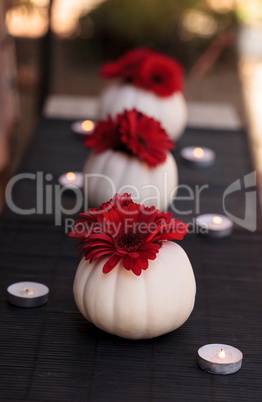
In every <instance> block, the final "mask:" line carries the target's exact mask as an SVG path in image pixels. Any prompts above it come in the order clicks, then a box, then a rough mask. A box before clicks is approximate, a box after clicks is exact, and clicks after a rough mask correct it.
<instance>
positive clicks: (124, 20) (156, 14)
mask: <svg viewBox="0 0 262 402" xmlns="http://www.w3.org/2000/svg"><path fill="white" fill-rule="evenodd" d="M90 21H91V23H92V24H93V32H94V33H93V35H92V36H91V37H90V38H89V39H88V41H87V45H88V47H87V48H88V49H89V51H91V50H92V52H94V53H95V54H96V56H97V57H98V59H101V60H105V59H112V58H115V57H117V56H119V55H120V54H121V53H123V52H124V51H125V50H126V49H127V48H134V47H137V46H149V47H152V48H154V49H156V50H158V51H162V52H165V53H166V54H169V55H171V56H174V57H177V58H178V59H179V60H181V61H182V62H183V63H184V64H191V63H192V61H193V60H195V59H196V58H197V57H198V56H199V54H201V53H202V51H203V50H204V49H205V48H206V47H207V45H208V43H210V41H212V40H213V39H214V38H215V37H217V36H218V35H219V34H220V33H221V32H223V31H225V30H229V29H235V27H236V14H235V12H233V11H232V12H227V13H219V12H217V11H214V10H212V9H211V8H210V7H209V6H208V4H207V2H206V1H204V0H184V1H178V0H177V1H176V0H142V1H141V0H124V1H123V0H107V1H105V2H104V3H102V4H101V5H100V6H99V7H98V8H97V9H95V10H93V11H92V12H91V13H89V14H88V15H86V16H83V17H82V18H81V19H80V29H84V26H85V24H87V23H89V24H90ZM208 29H209V30H208ZM185 47H186V50H187V51H186V52H185V50H184V49H185Z"/></svg>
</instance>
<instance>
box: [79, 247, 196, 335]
mask: <svg viewBox="0 0 262 402" xmlns="http://www.w3.org/2000/svg"><path fill="white" fill-rule="evenodd" d="M106 260H107V258H100V259H98V260H96V261H93V262H92V263H90V262H89V261H86V260H85V259H84V258H83V259H82V260H81V262H80V264H79V266H78V269H77V272H76V275H75V280H74V287H73V293H74V298H75V302H76V304H77V307H78V308H79V310H80V312H81V313H82V314H83V316H84V317H85V318H86V319H87V320H89V321H91V322H92V323H93V324H94V325H95V326H97V327H98V328H100V329H102V330H104V331H106V332H109V333H111V334H115V335H118V336H121V337H123V338H129V339H147V338H153V337H156V336H159V335H162V334H164V333H167V332H170V331H173V330H175V329H176V328H178V327H180V326H181V325H182V324H183V323H184V322H185V321H186V320H187V319H188V317H189V316H190V314H191V312H192V310H193V307H194V303H195V294H196V283H195V277H194V273H193V270H192V266H191V264H190V261H189V259H188V257H187V254H186V253H185V251H184V250H183V249H182V248H181V247H180V246H179V245H178V244H177V243H174V242H172V241H165V242H163V243H162V246H161V247H160V249H159V253H158V254H157V257H156V259H155V260H149V267H148V269H147V270H145V271H143V272H142V274H141V275H140V276H136V275H134V273H133V272H132V271H127V270H126V269H125V268H124V267H123V265H122V262H121V261H120V262H119V263H118V265H117V266H116V267H115V268H114V269H113V270H112V271H111V272H109V273H108V274H104V273H103V272H102V269H103V265H104V264H105V262H106Z"/></svg>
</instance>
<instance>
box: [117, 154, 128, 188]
mask: <svg viewBox="0 0 262 402" xmlns="http://www.w3.org/2000/svg"><path fill="white" fill-rule="evenodd" d="M117 152H120V153H121V154H122V153H124V152H123V151H122V152H121V151H117ZM124 154H125V156H126V157H127V158H128V163H126V161H125V165H124V169H123V170H122V174H121V175H120V176H119V178H118V183H117V186H116V187H118V186H119V184H120V185H121V187H122V180H123V179H124V177H125V175H126V171H127V169H128V168H129V167H130V163H131V160H130V159H131V158H130V156H129V155H128V154H126V153H124ZM118 190H119V189H118V188H117V191H118Z"/></svg>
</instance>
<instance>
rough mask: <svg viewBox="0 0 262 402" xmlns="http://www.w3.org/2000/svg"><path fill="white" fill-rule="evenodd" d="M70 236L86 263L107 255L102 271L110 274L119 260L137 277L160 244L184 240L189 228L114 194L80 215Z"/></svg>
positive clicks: (161, 213)
mask: <svg viewBox="0 0 262 402" xmlns="http://www.w3.org/2000/svg"><path fill="white" fill-rule="evenodd" d="M80 216H81V217H82V218H83V219H81V220H79V221H77V223H76V225H75V227H74V230H73V231H72V232H71V233H69V236H71V237H74V238H76V239H80V242H79V243H78V245H80V244H81V245H82V246H83V247H82V251H81V253H80V255H81V254H82V253H84V255H85V259H86V260H90V262H92V260H94V259H98V258H100V257H105V256H108V260H107V262H106V263H105V265H104V267H103V272H104V273H105V274H107V273H108V272H110V271H111V270H112V269H113V268H114V267H115V266H116V265H117V264H118V263H119V262H120V261H121V260H123V266H124V268H125V269H127V270H132V271H133V273H134V274H135V275H140V274H141V272H142V270H145V269H147V268H148V260H154V259H155V258H156V255H157V253H158V251H159V249H160V247H161V244H162V242H163V241H166V240H172V239H179V240H181V239H183V237H184V236H185V234H186V233H187V232H188V225H187V224H185V223H183V222H181V221H179V220H177V219H174V218H172V213H171V212H170V213H164V212H161V211H159V210H158V209H156V208H155V207H150V208H148V207H145V206H144V205H141V204H136V203H134V202H133V201H132V199H131V195H128V194H126V193H125V194H123V195H122V196H120V195H119V194H116V195H115V196H114V198H113V199H112V200H110V201H109V202H108V203H105V204H102V205H101V206H100V208H95V209H91V210H89V214H80Z"/></svg>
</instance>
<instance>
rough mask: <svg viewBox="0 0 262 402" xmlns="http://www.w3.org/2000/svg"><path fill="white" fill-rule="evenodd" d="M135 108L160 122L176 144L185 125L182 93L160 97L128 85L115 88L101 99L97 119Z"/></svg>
mask: <svg viewBox="0 0 262 402" xmlns="http://www.w3.org/2000/svg"><path fill="white" fill-rule="evenodd" d="M132 108H136V109H137V110H139V111H140V112H142V113H145V114H146V115H147V116H150V117H153V118H154V119H156V120H158V121H160V123H161V125H162V126H163V128H164V129H165V130H166V131H167V133H168V134H169V136H170V137H171V138H172V139H174V140H177V139H178V138H179V137H180V136H181V135H182V133H183V131H184V129H185V127H186V124H187V107H186V102H185V99H184V96H183V94H182V93H181V92H175V93H174V94H173V95H170V96H168V97H160V96H158V95H156V94H154V93H153V92H150V91H147V90H145V89H142V88H137V87H135V86H134V85H131V84H115V85H113V86H111V87H109V88H108V89H106V90H105V91H104V92H103V93H102V94H101V97H100V105H99V112H98V117H99V119H100V120H104V119H107V117H108V115H111V116H112V117H115V116H116V115H117V114H118V113H121V112H123V110H124V109H132Z"/></svg>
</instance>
